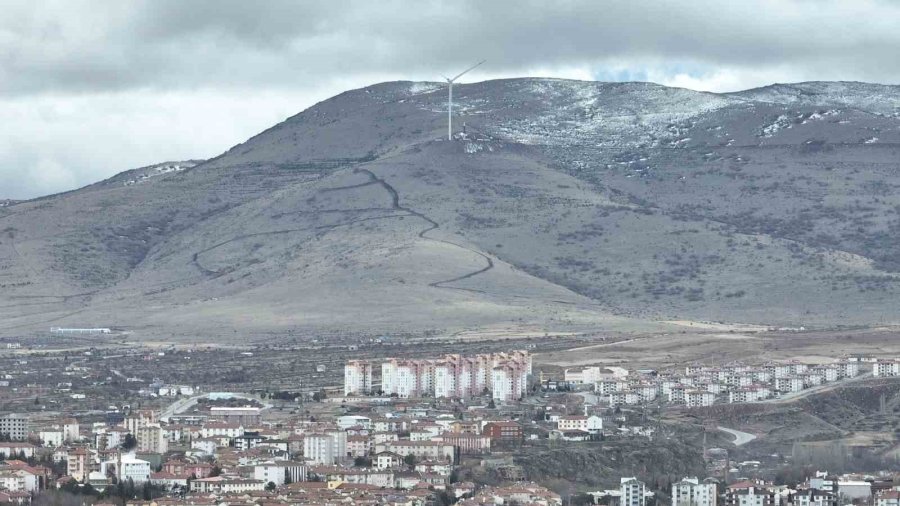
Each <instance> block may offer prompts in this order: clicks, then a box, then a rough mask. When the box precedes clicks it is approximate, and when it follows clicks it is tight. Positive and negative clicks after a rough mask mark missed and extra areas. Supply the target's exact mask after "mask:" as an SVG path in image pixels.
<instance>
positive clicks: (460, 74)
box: [450, 60, 487, 81]
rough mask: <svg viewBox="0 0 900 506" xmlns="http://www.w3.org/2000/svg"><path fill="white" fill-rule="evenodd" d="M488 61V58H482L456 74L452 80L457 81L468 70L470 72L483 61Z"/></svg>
mask: <svg viewBox="0 0 900 506" xmlns="http://www.w3.org/2000/svg"><path fill="white" fill-rule="evenodd" d="M486 61H487V60H481V61H480V62H478V63H476V64H475V65H472V66H471V67H469V68H467V69H466V70H463V71H462V72H460V73H459V74H456V77H454V78H453V79H450V81H456V80H457V79H459V78H460V77H462V76H463V74H465V73H467V72H469V71H471V70H473V69H475V67H477V66H479V65H481V64H482V63H484V62H486Z"/></svg>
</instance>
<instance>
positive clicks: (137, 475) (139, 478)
mask: <svg viewBox="0 0 900 506" xmlns="http://www.w3.org/2000/svg"><path fill="white" fill-rule="evenodd" d="M110 473H113V474H115V476H116V478H118V479H119V481H128V479H129V478H130V479H131V480H132V481H134V482H135V483H144V482H146V481H150V463H149V462H147V461H146V460H141V459H138V458H135V457H134V455H131V454H128V455H121V456H120V457H119V458H118V459H113V460H108V461H106V462H102V463H101V464H100V474H101V475H103V476H109V474H110Z"/></svg>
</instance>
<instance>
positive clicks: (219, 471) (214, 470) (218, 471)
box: [209, 466, 222, 478]
mask: <svg viewBox="0 0 900 506" xmlns="http://www.w3.org/2000/svg"><path fill="white" fill-rule="evenodd" d="M220 474H222V468H221V467H219V466H213V468H212V469H210V470H209V477H210V478H215V477H216V476H219V475H220Z"/></svg>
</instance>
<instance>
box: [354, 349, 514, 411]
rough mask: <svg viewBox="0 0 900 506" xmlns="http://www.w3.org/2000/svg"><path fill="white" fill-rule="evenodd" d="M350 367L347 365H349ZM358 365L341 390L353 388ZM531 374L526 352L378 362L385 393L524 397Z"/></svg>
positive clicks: (382, 388) (497, 397)
mask: <svg viewBox="0 0 900 506" xmlns="http://www.w3.org/2000/svg"><path fill="white" fill-rule="evenodd" d="M348 366H349V364H348ZM359 370H360V369H359V367H358V366H354V368H353V369H351V370H350V371H351V372H346V370H345V377H344V380H345V381H344V390H345V391H348V390H352V389H353V388H356V386H355V385H354V382H357V383H358V380H357V379H356V378H357V375H358V374H359ZM530 373H531V356H530V355H529V354H528V352H525V351H513V352H510V353H486V354H478V355H473V356H462V355H453V354H452V355H445V356H443V357H441V358H439V359H434V360H403V359H389V360H386V361H384V362H382V364H381V390H382V391H383V393H384V394H386V395H396V396H398V397H404V398H405V397H419V396H421V395H426V394H428V395H433V396H435V397H445V398H467V397H471V396H476V395H481V394H482V392H484V391H485V390H486V389H487V390H489V391H491V392H492V394H493V397H494V400H495V401H500V402H507V401H510V400H515V399H519V398H521V397H523V396H524V395H525V393H526V390H527V387H528V385H527V378H528V374H530Z"/></svg>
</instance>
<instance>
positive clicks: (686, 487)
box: [672, 478, 717, 506]
mask: <svg viewBox="0 0 900 506" xmlns="http://www.w3.org/2000/svg"><path fill="white" fill-rule="evenodd" d="M716 498H717V492H716V482H715V481H714V480H704V481H703V482H701V481H700V480H699V479H697V478H684V479H682V480H681V481H679V482H677V483H673V484H672V506H716Z"/></svg>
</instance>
